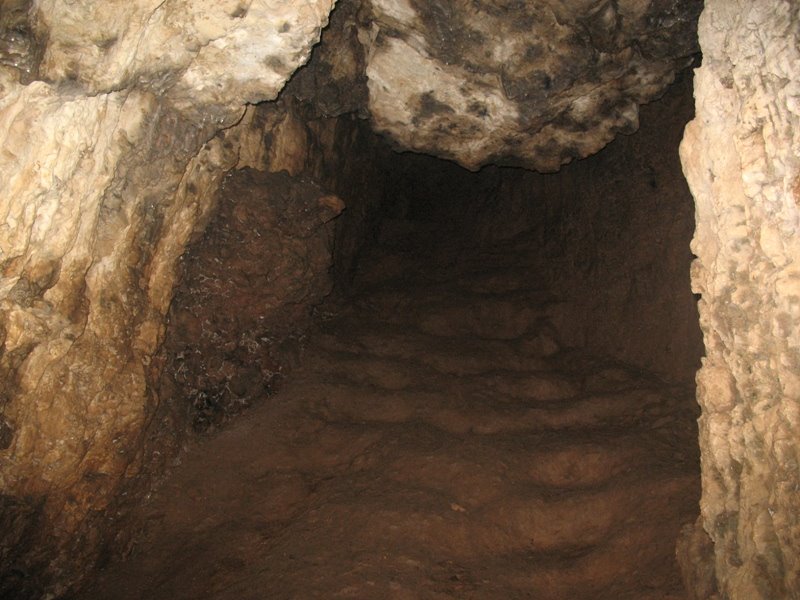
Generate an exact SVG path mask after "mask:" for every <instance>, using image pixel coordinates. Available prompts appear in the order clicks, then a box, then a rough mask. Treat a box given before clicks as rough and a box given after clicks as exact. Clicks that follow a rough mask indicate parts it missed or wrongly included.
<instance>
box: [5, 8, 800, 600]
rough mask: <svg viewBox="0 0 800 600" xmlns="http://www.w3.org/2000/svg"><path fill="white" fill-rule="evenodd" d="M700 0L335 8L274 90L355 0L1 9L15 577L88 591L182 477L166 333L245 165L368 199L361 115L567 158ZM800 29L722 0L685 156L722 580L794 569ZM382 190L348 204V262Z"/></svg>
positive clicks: (472, 164) (611, 119) (404, 137)
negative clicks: (163, 449)
mask: <svg viewBox="0 0 800 600" xmlns="http://www.w3.org/2000/svg"><path fill="white" fill-rule="evenodd" d="M700 5H701V3H700V2H699V1H697V0H650V1H648V0H619V1H618V2H604V1H596V0H591V1H590V0H587V1H580V2H574V1H569V0H546V1H545V0H542V1H537V2H517V1H511V0H507V1H503V2H493V3H489V2H483V1H471V2H467V1H466V0H436V1H434V2H421V1H417V0H394V1H389V0H363V1H361V2H359V1H358V0H340V2H339V3H338V6H337V8H336V10H335V11H334V13H333V16H332V25H331V27H330V28H329V29H327V30H326V31H325V33H324V40H325V41H324V43H323V44H322V45H321V46H319V47H318V48H317V49H316V50H315V58H314V61H312V63H313V64H310V65H309V66H308V67H307V68H305V69H301V70H300V72H299V73H298V74H297V76H296V78H295V79H293V80H292V82H291V83H290V85H289V86H288V87H287V88H286V92H285V93H284V96H285V97H284V98H283V99H282V101H281V102H277V103H276V102H273V101H274V100H275V99H276V98H277V97H278V94H279V92H281V90H282V89H283V88H284V85H285V84H286V82H287V80H288V79H289V78H290V76H291V75H292V73H293V72H295V70H297V69H298V67H300V66H301V65H303V64H304V63H305V62H306V61H307V60H308V58H309V56H310V55H311V51H312V46H314V44H315V43H316V42H317V41H318V39H319V37H320V35H321V31H322V29H323V27H324V26H325V25H326V23H327V22H328V18H329V14H330V11H331V10H332V8H333V0H308V1H304V2H301V3H300V2H298V3H295V2H279V1H277V0H225V1H216V0H203V1H201V2H196V1H195V2H188V1H186V0H167V1H161V0H136V1H135V2H131V1H129V0H127V1H126V0H111V1H108V2H102V3H98V2H88V1H83V0H78V1H67V0H0V144H1V145H2V152H0V215H1V216H2V219H1V220H0V342H2V350H1V351H0V411H1V413H0V510H1V511H2V512H1V514H0V528H1V529H2V531H3V532H4V535H3V539H2V540H0V569H2V571H3V572H4V574H5V576H4V579H3V580H2V582H0V595H2V594H3V593H5V594H17V595H16V596H14V597H25V595H27V596H28V597H36V596H42V595H44V594H59V593H61V592H63V591H64V590H66V589H68V587H69V586H70V585H71V584H72V583H73V582H74V581H76V579H77V578H79V577H80V575H81V569H83V568H85V565H86V564H90V563H91V562H92V561H93V560H94V559H95V558H96V557H97V556H98V554H99V553H100V548H101V543H102V542H103V540H104V537H103V534H102V531H103V530H104V526H105V525H104V524H107V523H106V522H107V520H108V519H113V518H116V512H115V511H116V507H117V504H116V502H118V500H119V498H120V494H121V493H122V492H123V491H125V490H127V489H128V487H126V486H128V484H129V483H130V482H131V481H133V480H134V479H135V478H136V476H137V475H140V474H142V473H145V474H146V477H144V479H145V480H148V481H149V478H151V477H152V476H155V475H157V474H158V473H159V472H160V470H162V469H163V468H164V463H161V464H160V465H157V466H156V467H152V471H150V470H148V469H151V465H150V463H149V460H150V455H149V454H148V452H149V451H148V450H146V448H150V447H151V446H153V444H155V447H157V446H158V443H159V442H158V441H157V440H156V442H153V439H152V438H153V436H156V437H158V436H159V435H162V434H163V435H169V434H170V432H169V431H167V430H165V429H163V428H160V427H161V422H160V421H159V419H160V418H161V416H162V414H163V406H164V402H165V401H164V398H162V397H161V395H160V394H159V385H158V383H157V382H159V381H160V378H161V376H162V370H163V360H162V358H160V356H161V355H159V351H160V349H161V348H162V346H163V342H164V335H165V323H166V320H167V315H168V311H169V307H170V302H171V300H172V297H173V293H174V287H175V283H176V280H177V278H178V274H179V272H180V268H179V262H180V257H181V256H182V255H183V253H184V251H185V249H186V248H187V245H188V244H189V243H190V241H192V240H197V239H199V238H200V237H201V236H202V234H203V231H204V230H205V228H206V226H207V225H208V223H209V222H210V221H211V220H212V219H213V218H214V216H215V215H216V211H217V208H218V204H219V203H218V195H217V191H218V189H219V187H220V183H221V181H222V180H223V177H224V175H225V173H226V172H227V171H229V170H231V169H233V168H235V167H244V166H250V167H254V168H258V169H262V170H268V171H279V170H286V171H287V172H288V173H289V174H290V175H291V176H296V175H298V174H299V173H301V172H303V173H306V174H312V175H313V177H314V179H315V183H314V185H319V186H320V190H321V192H320V193H321V196H320V197H324V196H325V195H327V194H328V193H335V194H337V195H338V196H339V197H341V198H343V199H345V201H346V202H349V201H350V197H349V196H347V194H345V193H342V190H346V189H351V191H352V190H353V189H359V185H360V184H359V177H366V176H367V175H364V174H363V173H364V171H367V172H369V173H372V171H370V169H371V167H365V168H364V169H362V168H361V167H360V166H359V165H358V164H357V163H356V162H355V161H349V162H346V161H345V162H342V161H340V160H339V159H338V158H332V155H333V154H335V153H337V152H341V151H343V150H345V149H346V148H347V147H348V144H350V143H356V142H357V141H358V139H359V136H361V135H362V133H361V132H363V127H361V126H359V125H358V124H356V123H354V122H353V120H352V117H351V116H347V115H348V114H354V115H360V116H361V117H364V118H368V119H369V122H370V123H371V125H372V126H373V128H374V129H376V130H377V131H379V132H383V133H384V134H386V135H387V136H388V137H389V138H390V140H391V141H392V143H393V144H395V145H396V146H397V147H398V148H402V149H410V150H415V151H420V152H427V153H431V154H436V155H438V156H441V157H445V158H449V159H452V160H455V161H457V162H459V163H461V164H462V165H465V166H467V167H469V168H473V169H474V168H477V167H479V166H480V165H484V164H488V163H502V164H516V165H524V166H528V167H533V168H535V169H539V170H554V169H557V168H558V167H559V166H560V165H562V164H564V163H565V162H568V161H570V160H571V159H573V158H577V157H583V156H587V155H588V154H591V153H593V152H596V151H597V150H599V149H600V148H602V147H603V146H604V145H605V144H607V143H608V142H609V141H610V140H611V139H612V138H613V137H614V136H615V135H616V134H617V133H620V132H630V131H633V130H635V129H636V128H637V126H638V105H639V104H641V103H643V102H647V101H649V100H651V99H653V98H655V97H657V96H658V95H660V94H661V93H662V92H663V91H664V89H665V87H666V86H667V85H668V84H669V83H670V82H671V81H672V80H673V77H674V74H675V72H676V71H677V70H678V69H679V68H681V67H683V66H685V65H686V64H688V61H689V60H690V57H691V55H692V54H693V53H695V52H696V50H697V47H696V41H695V31H694V23H695V20H696V16H697V13H698V12H699V10H700V7H701V6H700ZM799 22H800V17H798V8H797V6H796V3H794V2H791V1H790V0H758V1H757V2H744V1H743V0H742V1H740V0H708V2H707V7H706V9H705V13H704V17H703V19H702V21H701V23H702V27H701V45H702V48H703V51H704V54H705V63H704V66H703V67H702V68H701V69H700V70H699V75H698V79H697V103H698V117H697V119H696V120H695V122H694V123H693V124H692V125H691V126H690V127H689V128H688V130H687V134H686V139H685V141H684V146H683V161H684V168H685V171H686V174H687V178H688V179H689V182H690V184H691V186H692V190H693V193H694V195H695V198H696V199H697V221H698V228H697V233H696V237H695V242H694V251H695V253H696V254H697V256H698V261H697V263H696V267H695V271H694V275H693V282H694V285H695V288H696V290H697V292H698V293H700V294H702V296H703V299H702V302H701V323H702V327H703V329H704V332H705V344H706V348H707V357H706V359H705V364H704V366H703V369H702V370H701V372H700V375H699V379H698V382H699V398H700V402H701V404H702V406H703V411H704V414H703V417H702V419H701V442H702V451H703V456H704V463H703V468H704V500H703V515H702V520H701V525H702V527H703V528H704V529H705V531H707V532H708V533H709V534H710V536H711V538H712V539H713V541H714V543H715V548H714V553H715V557H716V559H715V560H716V565H715V570H716V578H717V579H718V582H719V588H720V591H721V593H722V594H724V595H726V596H727V597H730V598H748V599H749V598H771V597H781V594H783V595H784V596H787V597H791V596H790V594H793V593H794V594H796V593H797V592H796V591H797V589H798V587H800V583H799V582H798V580H797V573H798V570H799V569H800V567H799V566H798V551H797V547H798V545H800V522H799V521H798V516H797V515H798V514H800V510H798V505H797V502H798V501H797V497H798V495H797V489H798V485H800V482H799V481H798V475H797V465H798V454H797V439H798V433H799V432H798V429H799V428H800V425H799V424H798V421H800V417H798V414H797V397H798V394H800V380H799V379H798V375H797V373H798V372H799V370H800V365H798V364H797V360H798V359H797V357H798V345H799V344H800V340H798V339H797V333H796V331H795V328H794V327H793V323H794V322H795V320H796V319H797V318H798V317H799V315H798V314H797V311H798V308H797V297H798V296H800V290H798V289H797V281H798V274H797V273H796V272H795V271H796V268H795V263H796V262H797V260H796V259H798V258H800V256H798V250H799V249H798V246H797V236H796V233H797V231H796V230H797V229H798V227H800V226H798V224H797V203H798V202H799V201H800V183H798V182H799V181H800V179H799V178H798V173H799V172H800V171H799V170H798V160H797V156H798V154H800V148H799V147H798V146H799V145H800V141H798V135H799V134H798V132H800V122H798V120H799V119H800V115H799V110H798V94H799V92H798V88H797V83H796V81H797V74H798V72H800V59H799V58H798V41H800V40H798V35H799V34H798V23H799ZM293 99H297V100H298V101H299V102H301V103H305V104H303V107H302V108H300V109H296V108H295V107H294V105H293ZM265 101H267V103H266V104H262V105H260V106H258V107H254V106H249V107H247V108H246V105H247V104H251V105H252V104H256V103H259V102H265ZM316 116H331V117H334V116H339V117H340V119H339V121H338V123H337V121H336V120H333V119H330V120H327V121H319V122H314V123H312V122H310V121H311V120H313V119H312V118H313V117H316ZM343 124H344V125H343ZM340 125H341V126H340ZM345 125H346V126H345ZM720 140H722V141H721V142H720ZM312 150H313V151H312ZM315 157H316V158H315ZM340 167H341V168H340ZM348 177H349V178H350V179H349V180H348V179H347V178H348ZM370 206H371V203H370V202H365V203H364V204H363V205H355V204H351V206H350V207H349V208H348V211H346V212H345V219H343V220H340V222H337V223H336V228H337V231H338V233H343V236H342V237H341V239H342V240H343V241H342V244H340V245H339V246H337V248H336V250H335V252H336V253H337V254H338V255H340V256H344V257H345V260H343V261H339V262H338V264H337V266H336V267H335V268H336V269H337V270H338V271H339V272H340V273H343V272H346V271H347V268H348V267H347V264H348V263H347V260H346V257H348V256H350V257H352V255H353V253H354V252H355V249H356V248H357V245H358V242H357V241H356V240H357V239H358V237H359V235H361V234H362V233H363V232H364V231H366V230H367V229H368V224H369V222H370V218H371V217H370V208H369V207H370ZM165 423H166V422H165ZM171 426H175V427H178V426H180V423H177V424H170V423H166V425H163V427H166V428H167V429H169V427H171ZM172 433H174V432H172ZM112 508H113V510H112ZM694 533H695V534H697V533H699V531H695V532H694ZM696 537H697V536H695V538H696ZM695 538H693V539H695ZM687 579H689V580H691V579H692V578H691V577H688V578H687ZM696 579H697V578H696V577H695V580H696Z"/></svg>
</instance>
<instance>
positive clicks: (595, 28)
mask: <svg viewBox="0 0 800 600" xmlns="http://www.w3.org/2000/svg"><path fill="white" fill-rule="evenodd" d="M701 5H702V2H699V1H697V0H680V1H677V2H673V1H669V2H664V1H661V0H654V1H652V2H648V1H646V0H644V1H642V0H628V1H623V2H605V1H593V0H589V1H579V2H569V1H563V2H562V1H560V0H548V1H543V2H518V1H513V0H509V1H504V2H483V1H471V0H434V1H432V2H428V1H422V0H400V1H394V0H370V2H369V3H368V8H367V10H368V11H369V13H368V14H369V17H367V18H366V22H365V24H364V26H363V27H362V29H361V31H360V39H361V40H362V43H363V44H364V45H365V46H366V54H367V61H366V75H367V78H368V88H369V110H370V113H371V115H372V121H373V123H374V126H375V127H376V129H377V130H379V131H382V132H385V133H387V134H388V135H390V136H391V137H392V138H393V139H395V140H396V141H397V142H398V143H399V144H400V145H401V146H402V147H404V148H406V149H412V150H417V151H421V152H426V153H430V154H434V155H437V156H441V157H445V158H451V159H453V160H456V161H457V162H459V163H461V164H462V165H464V166H466V167H468V168H476V167H478V166H480V165H483V164H487V163H490V162H497V161H501V162H510V163H513V164H523V165H526V166H529V167H533V168H535V169H538V170H545V171H549V170H556V169H558V167H559V166H561V165H562V164H564V163H566V162H569V161H570V160H572V159H573V158H580V157H584V156H588V155H589V154H592V153H594V152H596V151H598V150H599V149H600V148H602V147H603V146H605V145H606V144H607V143H608V142H609V141H611V140H612V139H613V138H614V136H615V135H616V134H617V133H619V132H627V133H630V132H631V131H635V130H636V128H637V127H638V112H639V105H640V104H642V103H644V102H647V101H649V100H652V99H653V98H654V97H656V96H658V95H659V94H660V93H661V92H663V90H664V89H665V88H666V86H667V85H668V84H669V83H670V82H671V81H672V79H673V76H674V74H675V71H676V70H677V69H678V68H681V67H683V66H685V65H686V64H687V57H688V56H689V55H691V54H692V53H694V52H696V51H697V45H696V39H695V37H694V22H695V20H696V18H697V14H698V12H699V10H700V7H701Z"/></svg>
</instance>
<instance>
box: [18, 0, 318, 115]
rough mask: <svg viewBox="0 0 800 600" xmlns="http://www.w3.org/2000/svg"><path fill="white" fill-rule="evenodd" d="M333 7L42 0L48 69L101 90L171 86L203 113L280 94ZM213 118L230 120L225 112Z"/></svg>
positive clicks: (248, 1) (246, 0) (208, 0)
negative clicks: (206, 110) (214, 107)
mask: <svg viewBox="0 0 800 600" xmlns="http://www.w3.org/2000/svg"><path fill="white" fill-rule="evenodd" d="M331 8H333V0H317V1H314V2H301V3H297V2H283V1H280V0H224V1H222V2H219V1H217V0H202V1H201V2H194V1H189V0H168V1H167V2H163V1H161V0H137V1H136V2H130V1H128V0H112V1H110V2H67V1H64V0H38V1H37V2H35V6H34V10H35V15H36V29H37V35H38V37H39V38H40V39H45V40H46V48H45V50H44V54H43V59H42V63H41V65H40V74H41V76H42V77H44V78H45V79H47V80H51V81H75V82H77V83H79V84H81V86H83V87H84V88H85V89H86V90H87V91H89V92H93V93H97V92H109V91H113V90H119V89H125V88H129V87H134V86H135V87H137V88H144V89H148V90H151V91H153V92H155V93H158V94H165V93H166V94H168V95H169V96H170V97H171V98H172V99H173V101H174V104H175V105H176V106H177V107H179V108H181V109H183V110H185V111H189V112H195V111H196V112H197V115H198V116H201V115H202V110H200V109H201V108H202V107H206V109H208V107H211V106H220V107H230V106H238V105H241V104H242V103H244V102H260V101H263V100H272V99H274V98H275V97H276V96H277V94H278V92H279V91H280V90H281V88H283V85H284V84H285V83H286V80H287V79H288V78H289V76H290V75H291V74H292V73H293V72H294V71H295V69H297V67H298V66H299V65H300V64H302V63H304V62H305V61H306V60H307V59H308V56H309V54H310V52H311V46H312V44H313V42H316V41H317V40H318V39H319V32H320V30H321V28H322V27H324V26H325V24H326V23H327V19H328V13H329V12H330V10H331ZM87 24H91V26H90V27H87ZM310 42H311V43H310ZM205 117H206V118H207V119H216V124H217V126H220V125H230V124H231V123H229V122H226V120H225V115H224V114H220V115H217V114H213V113H210V114H209V113H208V112H206V114H205Z"/></svg>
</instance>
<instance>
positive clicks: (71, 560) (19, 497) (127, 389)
mask: <svg viewBox="0 0 800 600" xmlns="http://www.w3.org/2000/svg"><path fill="white" fill-rule="evenodd" d="M211 4H213V5H214V6H211ZM331 6H332V2H331V1H329V0H328V1H325V0H322V1H320V2H304V3H302V4H301V5H294V4H292V5H290V4H287V3H277V2H269V1H267V0H263V1H256V2H249V3H246V4H243V6H242V7H239V5H238V4H237V3H226V4H219V3H203V4H201V5H197V3H186V2H170V1H167V2H145V1H141V2H133V3H131V2H111V3H94V2H87V3H80V2H62V1H57V0H43V1H41V2H33V3H30V6H26V3H20V2H4V3H3V8H4V9H5V8H13V9H14V13H13V14H14V17H15V18H14V19H10V18H8V19H6V18H4V19H2V20H0V26H2V28H3V30H2V32H0V33H2V35H0V38H2V40H1V41H2V44H0V53H2V56H1V57H0V58H2V60H0V63H1V64H2V67H0V145H1V146H2V148H3V151H2V153H0V218H1V219H2V220H1V221H0V341H1V342H2V353H1V357H0V381H1V382H2V396H1V397H0V410H1V411H2V415H0V490H1V492H0V494H1V495H0V505H1V506H2V509H3V522H2V525H3V528H2V536H3V537H2V540H0V572H2V580H0V595H3V594H5V595H9V594H10V595H11V596H10V597H14V598H25V597H37V596H41V595H43V594H58V593H60V592H62V591H63V590H65V589H66V587H68V586H69V584H70V583H71V582H72V581H74V580H75V578H76V577H79V576H80V573H81V571H82V569H84V568H86V567H87V566H88V565H91V563H92V561H93V559H94V557H96V556H97V553H98V551H99V543H100V540H99V534H98V527H97V525H98V519H101V518H105V517H103V516H102V515H103V511H104V510H105V509H106V507H107V506H108V503H109V502H110V501H111V499H112V498H113V497H114V496H115V493H116V491H117V490H118V489H120V486H121V485H122V482H123V481H124V480H126V479H128V478H130V477H133V476H134V475H135V474H136V472H137V471H138V470H139V469H140V467H141V458H142V457H141V449H142V446H143V443H142V436H143V432H144V429H145V426H146V425H147V424H148V421H149V420H150V419H151V418H152V415H153V414H154V412H155V410H156V407H157V404H158V398H157V397H156V396H155V395H154V394H153V392H152V388H151V385H150V383H151V382H152V380H153V377H154V373H153V370H157V365H154V364H153V363H152V360H151V359H152V356H153V354H154V353H155V351H156V350H157V348H158V345H159V344H160V343H161V340H162V338H163V327H164V320H165V315H166V312H167V309H168V306H169V302H170V300H171V297H172V288H173V284H174V281H175V267H176V264H177V261H178V258H179V257H180V255H181V254H182V253H183V250H184V248H185V246H186V243H187V241H188V240H189V238H190V237H191V236H192V235H193V234H194V233H195V230H196V229H198V228H202V226H203V225H204V224H205V223H206V222H207V220H208V216H209V213H210V210H211V209H212V198H213V192H214V191H215V190H216V187H217V186H218V184H219V181H220V179H221V177H222V175H223V174H224V172H225V171H226V170H228V169H230V168H231V167H232V166H233V165H235V164H236V162H237V154H238V147H239V141H238V139H237V132H235V131H234V132H229V134H225V133H222V134H219V135H217V132H218V131H219V130H220V129H222V128H224V127H228V126H230V125H232V124H234V123H236V122H237V121H238V120H239V119H240V118H241V116H242V113H243V111H244V103H245V102H246V101H257V100H267V99H273V98H274V97H275V96H276V95H277V93H278V91H279V90H280V89H281V87H282V86H283V84H284V82H285V80H286V79H287V78H288V76H289V75H290V74H291V72H292V71H293V70H294V69H296V68H297V66H299V65H300V64H301V63H302V62H304V61H305V60H306V59H307V58H308V56H309V54H310V49H311V46H312V45H313V44H314V43H315V42H316V41H317V40H318V37H319V33H320V30H321V28H322V26H323V25H324V24H325V22H326V20H327V15H328V12H329V11H330V9H331ZM239 8H242V10H239ZM7 14H11V13H7ZM20 15H22V17H20ZM267 15H268V16H269V17H270V20H269V22H270V23H274V25H275V28H276V31H274V32H271V33H270V35H261V34H262V33H263V31H262V25H263V21H265V20H268V19H267ZM4 17H5V15H4ZM272 17H276V20H275V21H274V22H273V21H272V20H271V19H272ZM278 17H280V18H278ZM26 19H27V20H26ZM270 31H272V30H270ZM245 46H246V50H247V51H245V50H244V47H245ZM20 52H22V53H23V54H24V52H27V55H24V56H22V55H20ZM256 55H257V56H256ZM271 56H281V57H282V59H281V61H271V60H269V57H271ZM256 59H257V60H258V61H260V62H259V66H258V69H257V70H258V75H256V74H255V73H252V72H250V71H248V66H250V65H251V63H252V61H253V60H256Z"/></svg>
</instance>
